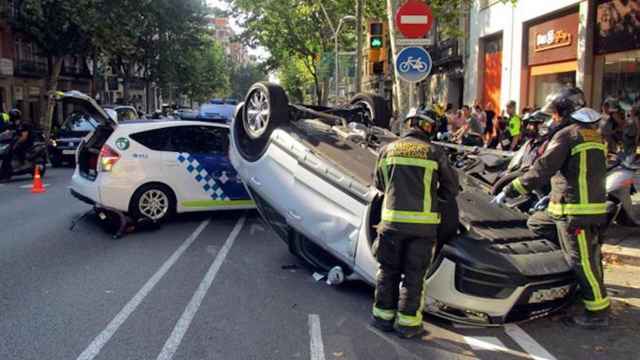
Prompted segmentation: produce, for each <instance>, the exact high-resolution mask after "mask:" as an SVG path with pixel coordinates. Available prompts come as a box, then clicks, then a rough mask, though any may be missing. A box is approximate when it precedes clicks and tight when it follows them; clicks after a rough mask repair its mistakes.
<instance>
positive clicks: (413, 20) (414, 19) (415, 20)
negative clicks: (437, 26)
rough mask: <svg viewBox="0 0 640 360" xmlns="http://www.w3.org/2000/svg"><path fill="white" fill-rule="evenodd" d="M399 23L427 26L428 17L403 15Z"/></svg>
mask: <svg viewBox="0 0 640 360" xmlns="http://www.w3.org/2000/svg"><path fill="white" fill-rule="evenodd" d="M400 23H402V24H428V23H429V17H427V16H424V15H404V16H400Z"/></svg>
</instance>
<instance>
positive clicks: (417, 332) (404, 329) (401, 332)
mask: <svg viewBox="0 0 640 360" xmlns="http://www.w3.org/2000/svg"><path fill="white" fill-rule="evenodd" d="M393 329H394V330H395V331H396V333H397V334H398V336H399V337H401V338H403V339H413V338H415V337H421V336H422V335H424V334H425V333H426V332H427V331H426V330H425V329H424V327H422V325H420V326H401V325H397V324H396V325H395V326H394V327H393Z"/></svg>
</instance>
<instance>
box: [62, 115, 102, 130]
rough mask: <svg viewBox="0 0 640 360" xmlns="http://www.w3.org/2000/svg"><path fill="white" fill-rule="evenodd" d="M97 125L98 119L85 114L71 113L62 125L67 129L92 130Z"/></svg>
mask: <svg viewBox="0 0 640 360" xmlns="http://www.w3.org/2000/svg"><path fill="white" fill-rule="evenodd" d="M97 127H98V121H96V120H95V119H94V118H92V117H90V116H89V115H87V114H78V113H76V114H72V115H71V116H69V118H67V120H66V121H65V122H64V124H63V125H62V129H64V130H68V131H93V130H95V129H96V128H97Z"/></svg>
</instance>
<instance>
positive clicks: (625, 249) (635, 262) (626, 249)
mask: <svg viewBox="0 0 640 360" xmlns="http://www.w3.org/2000/svg"><path fill="white" fill-rule="evenodd" d="M637 200H640V199H639V196H635V197H634V204H635V206H634V207H635V208H636V211H640V203H638V201H637ZM602 255H603V257H604V259H605V261H606V262H607V263H609V264H614V265H627V266H637V267H640V228H631V227H622V226H618V225H615V226H612V227H610V228H609V229H608V230H607V233H606V234H605V244H604V245H603V246H602Z"/></svg>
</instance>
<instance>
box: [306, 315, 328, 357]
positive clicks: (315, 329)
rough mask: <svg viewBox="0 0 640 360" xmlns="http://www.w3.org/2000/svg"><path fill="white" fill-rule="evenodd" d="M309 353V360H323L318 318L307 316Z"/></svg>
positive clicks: (320, 329)
mask: <svg viewBox="0 0 640 360" xmlns="http://www.w3.org/2000/svg"><path fill="white" fill-rule="evenodd" d="M309 338H310V339H311V342H310V345H309V353H310V354H311V360H325V358H324V344H323V343H322V328H321V327H320V316H318V315H316V314H309Z"/></svg>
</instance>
